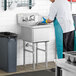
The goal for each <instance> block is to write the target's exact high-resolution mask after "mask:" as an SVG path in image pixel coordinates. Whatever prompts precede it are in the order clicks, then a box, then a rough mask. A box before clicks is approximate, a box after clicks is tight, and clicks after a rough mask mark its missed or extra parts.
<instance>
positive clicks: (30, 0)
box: [29, 0, 32, 9]
mask: <svg viewBox="0 0 76 76" xmlns="http://www.w3.org/2000/svg"><path fill="white" fill-rule="evenodd" d="M31 8H32V0H29V9H31Z"/></svg>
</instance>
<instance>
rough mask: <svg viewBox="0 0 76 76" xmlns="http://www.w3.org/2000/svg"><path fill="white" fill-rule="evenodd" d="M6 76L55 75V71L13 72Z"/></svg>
mask: <svg viewBox="0 0 76 76" xmlns="http://www.w3.org/2000/svg"><path fill="white" fill-rule="evenodd" d="M8 76H55V72H53V71H51V70H42V71H35V72H28V73H20V74H13V75H8Z"/></svg>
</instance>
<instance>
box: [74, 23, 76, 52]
mask: <svg viewBox="0 0 76 76" xmlns="http://www.w3.org/2000/svg"><path fill="white" fill-rule="evenodd" d="M74 26H76V25H75V24H74ZM74 51H76V31H74Z"/></svg>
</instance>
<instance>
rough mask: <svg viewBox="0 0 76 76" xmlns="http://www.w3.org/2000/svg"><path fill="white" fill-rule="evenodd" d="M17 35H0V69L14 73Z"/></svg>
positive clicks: (6, 33) (7, 33)
mask: <svg viewBox="0 0 76 76" xmlns="http://www.w3.org/2000/svg"><path fill="white" fill-rule="evenodd" d="M16 55H17V34H14V33H10V32H1V33H0V69H2V70H4V71H6V72H16V59H17V57H16Z"/></svg>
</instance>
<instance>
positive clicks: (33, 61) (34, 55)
mask: <svg viewBox="0 0 76 76" xmlns="http://www.w3.org/2000/svg"><path fill="white" fill-rule="evenodd" d="M32 49H33V69H34V70H35V43H33V47H32Z"/></svg>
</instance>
